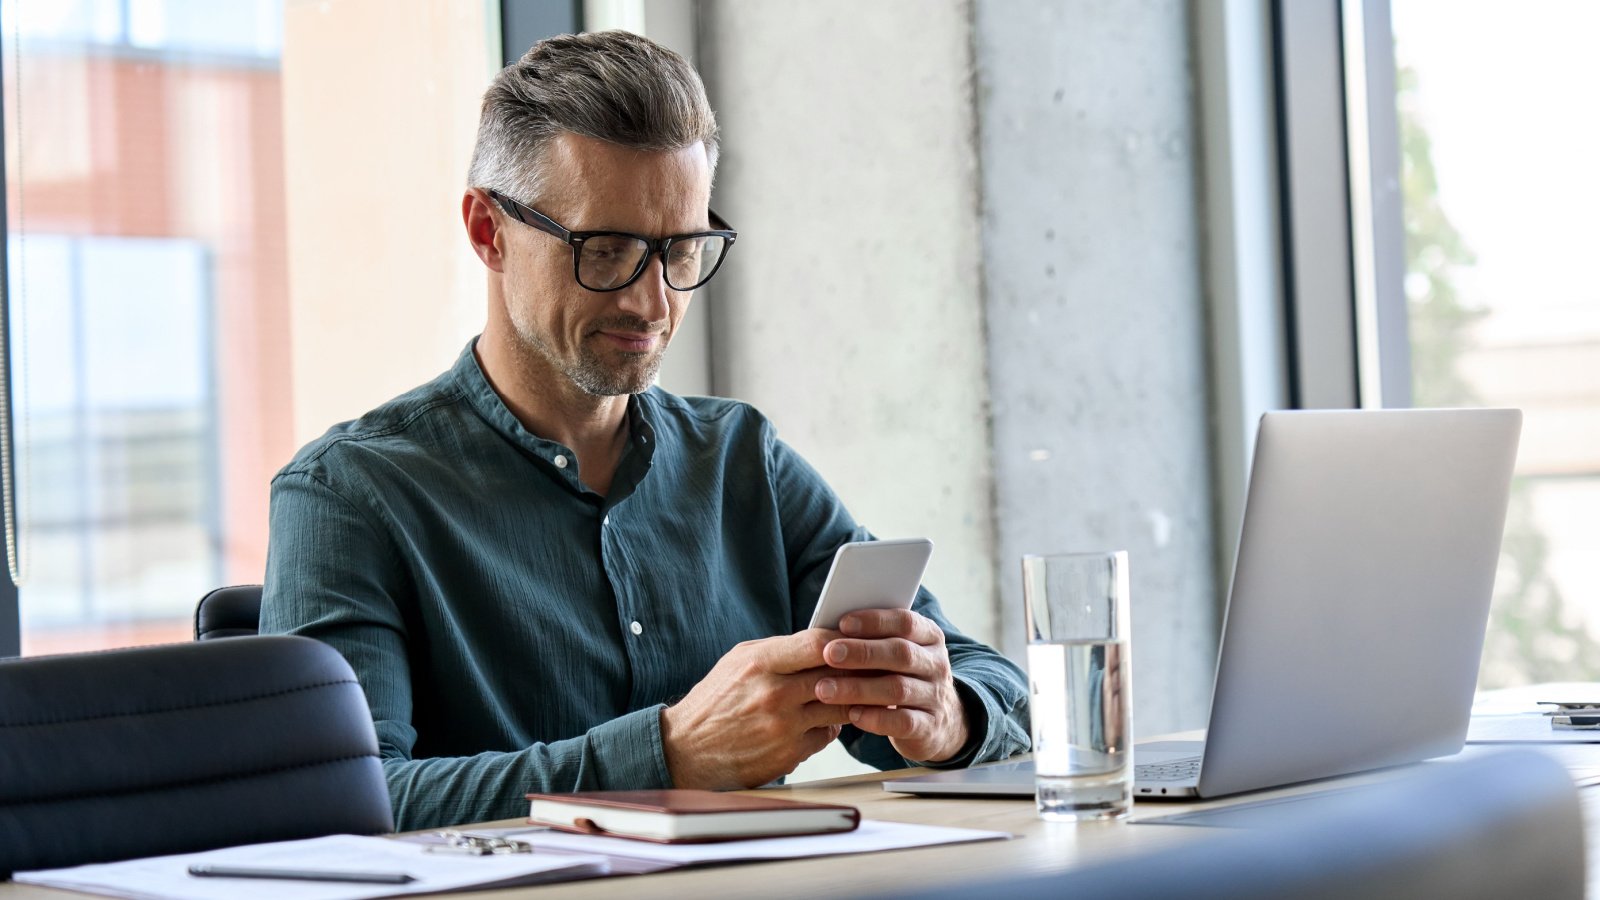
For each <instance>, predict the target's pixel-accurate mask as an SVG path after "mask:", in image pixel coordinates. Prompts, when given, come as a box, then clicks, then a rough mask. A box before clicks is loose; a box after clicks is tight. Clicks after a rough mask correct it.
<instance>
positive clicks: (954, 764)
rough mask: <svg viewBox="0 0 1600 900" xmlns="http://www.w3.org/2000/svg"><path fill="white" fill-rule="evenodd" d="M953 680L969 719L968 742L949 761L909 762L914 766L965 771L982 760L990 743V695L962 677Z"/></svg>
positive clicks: (964, 711)
mask: <svg viewBox="0 0 1600 900" xmlns="http://www.w3.org/2000/svg"><path fill="white" fill-rule="evenodd" d="M951 680H952V681H954V682H955V685H956V696H958V697H960V698H961V711H962V712H963V713H964V714H965V715H966V717H967V742H966V743H965V744H962V745H961V749H960V750H958V751H957V752H956V755H955V756H952V757H950V758H949V759H946V760H943V761H941V762H927V761H925V760H907V762H910V763H911V764H912V765H917V766H926V767H928V768H930V769H964V768H966V767H967V766H970V765H972V764H973V763H975V762H977V761H978V760H980V759H982V753H983V750H984V748H985V746H986V745H987V744H988V743H989V722H990V721H991V716H992V714H993V711H992V710H990V709H989V700H988V699H987V696H988V695H987V694H985V693H984V692H983V691H981V690H978V689H977V688H975V687H973V686H972V685H971V684H969V683H968V682H967V681H966V679H964V678H962V677H961V676H960V675H952V676H951Z"/></svg>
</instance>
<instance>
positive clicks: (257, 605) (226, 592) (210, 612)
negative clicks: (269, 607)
mask: <svg viewBox="0 0 1600 900" xmlns="http://www.w3.org/2000/svg"><path fill="white" fill-rule="evenodd" d="M260 628H261V585H259V584H236V585H233V586H232V587H220V588H217V589H216V590H214V591H211V592H210V593H208V594H206V595H205V596H204V597H201V598H200V603H199V604H198V605H196V606H195V608H194V639H195V640H197V641H209V640H211V639H213V638H225V637H245V636H247V635H252V634H257V633H259V631H260Z"/></svg>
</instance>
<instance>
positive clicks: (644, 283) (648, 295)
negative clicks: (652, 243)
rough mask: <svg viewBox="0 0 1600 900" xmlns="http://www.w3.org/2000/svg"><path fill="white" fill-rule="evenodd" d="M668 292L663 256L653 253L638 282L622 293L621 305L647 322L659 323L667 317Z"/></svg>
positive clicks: (624, 289)
mask: <svg viewBox="0 0 1600 900" xmlns="http://www.w3.org/2000/svg"><path fill="white" fill-rule="evenodd" d="M667 290H668V288H667V279H666V278H665V277H664V269H663V267H662V264H661V254H659V253H652V254H650V258H649V259H648V260H646V262H645V267H644V271H643V272H641V273H639V278H638V280H636V281H635V282H634V283H633V284H630V285H628V286H627V287H626V288H623V289H622V291H621V292H620V293H621V294H622V296H621V297H620V298H619V300H620V304H619V305H620V306H621V307H622V308H623V309H624V310H627V311H628V312H631V313H633V314H634V315H636V316H638V317H639V318H641V319H644V320H645V321H647V322H659V321H661V320H662V319H665V318H666V317H667V310H668V308H669V304H668V302H667Z"/></svg>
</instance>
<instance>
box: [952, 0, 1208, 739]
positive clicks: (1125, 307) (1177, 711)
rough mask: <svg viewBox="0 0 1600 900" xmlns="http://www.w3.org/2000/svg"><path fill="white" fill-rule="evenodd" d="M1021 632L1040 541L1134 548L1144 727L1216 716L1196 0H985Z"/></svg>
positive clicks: (1001, 405) (1007, 482)
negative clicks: (1029, 569)
mask: <svg viewBox="0 0 1600 900" xmlns="http://www.w3.org/2000/svg"><path fill="white" fill-rule="evenodd" d="M975 11H976V15H975V39H974V45H975V47H976V50H975V53H976V60H977V69H978V85H979V88H978V90H979V94H978V96H979V101H978V121H979V129H978V133H979V136H980V137H979V143H980V157H981V159H982V171H983V177H982V190H983V216H982V222H983V252H984V272H985V286H986V304H985V309H986V314H987V322H988V358H989V379H990V394H991V396H992V397H993V417H994V425H993V427H994V467H995V483H996V506H995V521H996V527H997V533H998V544H997V545H998V551H999V552H998V554H997V565H998V569H999V579H998V584H999V588H1000V598H1001V601H1000V602H1001V609H1002V614H1001V622H1002V631H1001V634H1002V636H1003V639H1002V646H1003V647H1004V649H1005V650H1006V651H1007V652H1008V653H1009V654H1011V655H1012V656H1014V657H1018V656H1020V655H1021V647H1022V642H1023V637H1022V634H1023V632H1022V629H1021V624H1020V623H1021V575H1020V571H1019V570H1020V566H1019V563H1018V559H1019V557H1020V556H1021V555H1022V554H1024V553H1048V552H1063V551H1073V550H1101V549H1125V550H1127V551H1129V560H1130V574H1131V576H1132V591H1133V628H1132V635H1133V648H1134V649H1133V659H1134V701H1133V702H1134V710H1135V716H1134V721H1135V730H1136V731H1137V732H1139V733H1143V734H1152V733H1156V732H1161V731H1169V730H1174V729H1178V728H1189V727H1198V726H1200V725H1202V724H1203V723H1204V714H1205V711H1206V709H1207V704H1208V702H1209V698H1210V690H1211V681H1212V671H1213V666H1214V654H1215V642H1216V635H1217V622H1216V615H1215V608H1216V605H1215V575H1214V561H1213V552H1212V546H1213V541H1212V527H1211V521H1212V519H1211V510H1212V498H1211V490H1210V487H1209V485H1210V473H1211V464H1210V449H1209V447H1210V438H1209V435H1208V425H1207V410H1208V397H1207V387H1206V386H1207V365H1206V358H1205V347H1206V342H1207V334H1206V326H1205V310H1204V283H1203V280H1202V272H1201V264H1200V242H1201V232H1200V226H1199V209H1198V206H1199V203H1198V187H1197V181H1198V177H1199V175H1198V169H1199V166H1198V152H1197V149H1196V135H1197V134H1198V131H1199V129H1198V125H1197V117H1196V111H1195V86H1194V78H1193V68H1194V67H1193V63H1192V51H1191V21H1190V6H1189V4H1188V3H1186V2H1184V0H1160V2H1148V3H1139V4H1133V3H1105V2H1096V0H977V5H976V10H975Z"/></svg>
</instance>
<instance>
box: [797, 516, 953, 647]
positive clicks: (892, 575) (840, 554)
mask: <svg viewBox="0 0 1600 900" xmlns="http://www.w3.org/2000/svg"><path fill="white" fill-rule="evenodd" d="M932 556H933V541H930V540H928V539H927V538H908V539H906V540H899V541H852V542H850V543H848V544H841V545H840V546H839V549H838V551H837V552H836V553H834V554H833V566H832V568H830V569H828V579H827V580H826V581H824V582H823V583H822V596H821V597H819V598H817V610H816V612H814V613H812V614H811V625H810V626H809V627H811V628H838V627H839V619H841V618H842V617H843V616H844V615H845V613H851V612H855V611H856V610H859V609H910V608H911V604H912V602H913V601H915V600H916V599H917V588H919V587H921V586H922V573H923V572H924V571H926V570H927V568H928V559H929V558H930V557H932Z"/></svg>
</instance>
